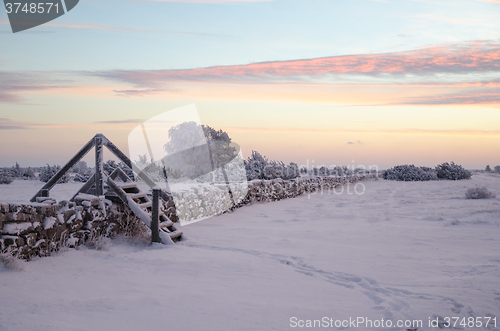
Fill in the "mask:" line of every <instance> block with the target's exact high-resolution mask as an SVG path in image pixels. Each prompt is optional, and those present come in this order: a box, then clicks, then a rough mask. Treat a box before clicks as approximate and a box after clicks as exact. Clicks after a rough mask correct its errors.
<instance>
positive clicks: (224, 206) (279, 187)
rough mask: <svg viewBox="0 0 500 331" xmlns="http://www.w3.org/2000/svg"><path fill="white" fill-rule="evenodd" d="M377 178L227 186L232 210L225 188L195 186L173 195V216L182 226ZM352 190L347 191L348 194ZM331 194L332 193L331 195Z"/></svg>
mask: <svg viewBox="0 0 500 331" xmlns="http://www.w3.org/2000/svg"><path fill="white" fill-rule="evenodd" d="M369 177H370V178H375V177H378V174H363V175H353V176H322V177H319V176H318V177H302V178H297V179H292V180H283V179H273V180H253V181H250V182H248V183H245V184H241V185H238V184H231V186H230V187H231V191H232V193H233V197H234V200H235V202H236V204H235V205H234V206H233V204H232V201H231V200H230V195H229V194H228V189H227V186H226V185H225V184H218V185H207V184H205V185H201V184H200V185H199V186H198V187H195V188H192V189H191V190H186V191H185V192H177V193H175V194H174V200H175V201H176V204H177V205H178V206H177V215H178V216H179V218H180V220H181V224H182V222H190V221H193V220H197V219H202V218H205V217H210V216H212V215H217V214H220V213H223V212H228V211H231V210H234V209H235V208H240V207H242V206H246V205H249V204H252V203H260V202H270V201H277V200H282V199H288V198H295V197H297V196H299V195H302V194H321V193H322V192H323V194H328V193H330V194H334V193H335V192H337V194H338V191H340V190H341V189H338V188H339V187H341V186H344V185H346V184H355V183H356V182H358V181H361V180H364V179H366V178H369ZM353 189H354V188H351V191H352V190H353ZM334 190H335V191H334Z"/></svg>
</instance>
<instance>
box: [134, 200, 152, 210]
mask: <svg viewBox="0 0 500 331" xmlns="http://www.w3.org/2000/svg"><path fill="white" fill-rule="evenodd" d="M137 205H138V206H139V207H141V209H145V208H149V207H151V206H152V205H153V203H152V202H151V201H148V202H144V203H138V204H137Z"/></svg>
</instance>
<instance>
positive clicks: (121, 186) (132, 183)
mask: <svg viewBox="0 0 500 331" xmlns="http://www.w3.org/2000/svg"><path fill="white" fill-rule="evenodd" d="M116 185H118V186H119V187H120V188H121V189H122V190H125V189H127V188H134V187H137V184H136V183H134V182H129V183H116Z"/></svg>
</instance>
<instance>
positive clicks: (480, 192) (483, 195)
mask: <svg viewBox="0 0 500 331" xmlns="http://www.w3.org/2000/svg"><path fill="white" fill-rule="evenodd" d="M465 197H466V198H467V199H493V198H495V197H496V195H495V194H494V193H493V192H490V191H488V190H487V189H486V187H474V188H469V189H467V191H466V192H465Z"/></svg>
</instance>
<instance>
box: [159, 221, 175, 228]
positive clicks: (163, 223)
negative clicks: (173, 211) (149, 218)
mask: <svg viewBox="0 0 500 331" xmlns="http://www.w3.org/2000/svg"><path fill="white" fill-rule="evenodd" d="M172 225H174V223H173V222H172V221H166V222H161V223H160V225H159V226H160V229H162V228H168V227H170V226H172Z"/></svg>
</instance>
